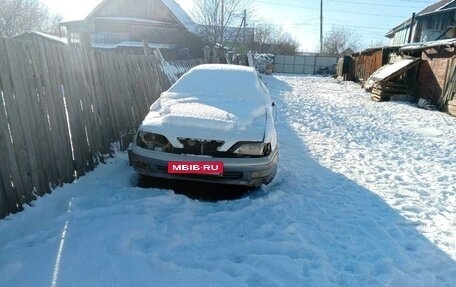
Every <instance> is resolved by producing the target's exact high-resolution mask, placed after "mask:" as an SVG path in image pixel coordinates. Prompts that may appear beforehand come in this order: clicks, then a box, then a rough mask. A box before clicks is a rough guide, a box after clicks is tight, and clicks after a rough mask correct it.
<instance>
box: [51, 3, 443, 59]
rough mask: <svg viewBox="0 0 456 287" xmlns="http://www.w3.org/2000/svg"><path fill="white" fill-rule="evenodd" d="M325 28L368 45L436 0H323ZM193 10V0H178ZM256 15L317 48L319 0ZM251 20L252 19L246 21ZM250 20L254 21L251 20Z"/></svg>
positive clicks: (88, 6) (81, 9) (72, 12)
mask: <svg viewBox="0 0 456 287" xmlns="http://www.w3.org/2000/svg"><path fill="white" fill-rule="evenodd" d="M323 1H324V2H323V6H324V9H323V18H324V20H323V23H324V26H323V31H324V32H325V31H326V32H327V31H329V30H331V28H332V27H337V26H343V27H345V28H346V29H350V30H353V31H354V32H356V33H357V34H358V35H359V36H360V39H361V40H360V45H361V46H362V47H368V46H370V45H371V44H376V43H378V42H381V41H383V42H384V44H386V43H387V39H386V38H385V37H384V35H385V34H386V32H387V31H388V30H389V29H391V28H393V27H394V26H396V25H398V24H400V23H401V22H402V21H404V20H406V19H407V18H409V17H410V16H411V15H412V13H413V12H419V11H420V10H422V9H423V8H424V7H426V6H428V5H430V4H432V3H435V2H437V1H428V0H383V1H374V0H323ZM43 2H44V3H45V4H46V5H47V6H48V7H49V8H50V10H51V11H52V12H55V13H59V14H61V15H62V16H63V17H64V20H78V19H83V18H84V17H85V16H87V14H88V13H89V12H90V11H91V10H92V9H93V8H94V7H95V6H96V5H97V4H98V3H100V2H101V0H43ZM177 2H178V3H179V4H181V6H182V7H183V8H185V9H191V6H192V0H177ZM253 2H254V3H253V8H254V11H255V18H257V19H266V21H269V22H272V23H274V24H276V25H280V26H282V27H283V28H284V29H285V30H286V31H287V32H290V33H291V34H292V35H293V36H294V37H295V38H296V39H297V40H298V41H299V42H300V44H301V47H300V49H301V50H302V51H317V50H318V47H319V33H320V1H319V0H312V1H299V0H285V1H283V0H282V1H280V0H254V1H253ZM247 23H249V19H248V20H247ZM250 23H251V22H250Z"/></svg>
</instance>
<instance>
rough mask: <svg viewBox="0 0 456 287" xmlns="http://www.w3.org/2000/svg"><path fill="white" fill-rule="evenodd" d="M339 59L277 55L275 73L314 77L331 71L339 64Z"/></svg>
mask: <svg viewBox="0 0 456 287" xmlns="http://www.w3.org/2000/svg"><path fill="white" fill-rule="evenodd" d="M337 59H338V58H337V57H320V56H284V55H276V56H275V58H274V72H275V73H288V74H310V75H313V74H316V73H317V72H319V71H322V70H324V69H325V68H328V70H329V71H331V69H333V67H334V65H336V64H337Z"/></svg>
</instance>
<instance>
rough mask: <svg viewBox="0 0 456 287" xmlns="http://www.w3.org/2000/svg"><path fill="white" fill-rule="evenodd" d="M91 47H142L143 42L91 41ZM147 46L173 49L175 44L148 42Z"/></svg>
mask: <svg viewBox="0 0 456 287" xmlns="http://www.w3.org/2000/svg"><path fill="white" fill-rule="evenodd" d="M92 47H93V48H103V49H115V48H118V47H132V48H141V47H143V43H142V42H137V41H123V42H121V43H118V44H105V43H93V44H92ZM149 47H150V48H152V49H175V48H176V47H177V46H176V45H174V44H155V43H149Z"/></svg>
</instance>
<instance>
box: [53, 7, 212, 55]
mask: <svg viewBox="0 0 456 287" xmlns="http://www.w3.org/2000/svg"><path fill="white" fill-rule="evenodd" d="M60 25H61V26H63V27H65V28H66V31H67V40H68V43H69V44H70V45H73V46H78V45H82V46H85V47H92V48H94V49H105V50H111V51H114V52H120V53H128V54H144V49H158V50H159V51H160V52H161V54H162V55H163V56H164V57H165V58H166V59H183V58H199V57H201V56H202V48H203V46H204V43H203V41H202V40H201V38H200V37H198V35H197V30H198V25H197V24H196V23H195V22H194V21H193V20H192V18H190V16H189V15H188V14H187V13H186V12H185V11H184V10H183V9H182V8H181V7H180V6H179V4H177V3H176V2H174V1H173V0H103V1H102V2H101V3H100V4H99V5H98V6H97V7H96V8H95V9H94V10H93V11H92V12H91V13H90V14H89V15H88V16H87V17H86V18H85V19H84V20H80V21H69V22H63V23H60Z"/></svg>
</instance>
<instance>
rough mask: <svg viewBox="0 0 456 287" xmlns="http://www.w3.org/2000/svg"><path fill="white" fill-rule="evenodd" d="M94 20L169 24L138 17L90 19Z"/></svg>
mask: <svg viewBox="0 0 456 287" xmlns="http://www.w3.org/2000/svg"><path fill="white" fill-rule="evenodd" d="M92 19H94V20H106V21H127V22H139V23H148V24H169V23H168V22H162V21H156V20H151V19H146V18H139V17H92Z"/></svg>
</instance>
